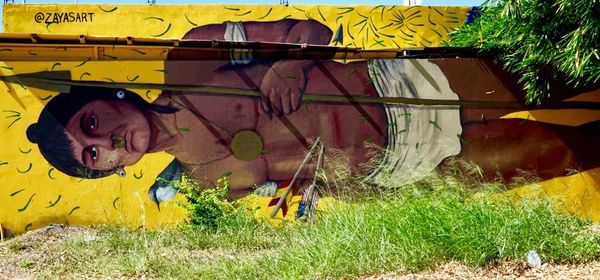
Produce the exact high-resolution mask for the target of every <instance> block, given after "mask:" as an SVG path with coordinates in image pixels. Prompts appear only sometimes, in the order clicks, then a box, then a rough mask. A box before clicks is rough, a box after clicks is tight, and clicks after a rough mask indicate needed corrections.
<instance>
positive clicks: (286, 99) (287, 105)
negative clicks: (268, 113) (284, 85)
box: [280, 89, 292, 114]
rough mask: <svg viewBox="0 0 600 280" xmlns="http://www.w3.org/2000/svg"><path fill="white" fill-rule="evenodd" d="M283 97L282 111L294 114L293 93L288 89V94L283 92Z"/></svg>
mask: <svg viewBox="0 0 600 280" xmlns="http://www.w3.org/2000/svg"><path fill="white" fill-rule="evenodd" d="M280 95H281V108H282V111H283V112H284V113H286V114H289V113H291V112H292V106H291V105H292V104H291V96H290V95H291V92H290V89H287V90H286V92H282V94H280Z"/></svg>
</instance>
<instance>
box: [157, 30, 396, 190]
mask: <svg viewBox="0 0 600 280" xmlns="http://www.w3.org/2000/svg"><path fill="white" fill-rule="evenodd" d="M244 26H245V28H246V33H247V39H248V40H251V41H279V42H300V43H310V44H328V43H329V42H328V41H326V40H323V39H324V38H325V39H326V38H331V31H330V30H329V29H327V28H325V27H324V26H322V25H320V24H317V23H316V22H313V21H294V20H289V21H288V20H286V21H281V22H275V23H245V25H244ZM265 30H270V32H265ZM306 30H311V32H306ZM224 31H225V28H224V25H209V26H204V27H199V28H195V29H193V30H192V31H190V32H189V33H188V34H187V35H186V36H185V37H184V38H189V39H221V40H222V39H223V34H224ZM317 64H318V65H317ZM228 65H229V62H228V61H201V62H200V61H187V62H185V61H184V62H181V61H171V62H167V65H166V66H167V69H168V74H167V77H166V81H167V83H172V84H178V83H180V84H188V85H189V84H190V83H193V84H194V85H202V86H227V87H232V88H243V89H257V88H258V89H260V91H261V92H262V93H263V94H264V98H262V99H258V98H250V97H231V96H216V95H212V96H207V95H205V94H202V95H199V94H193V93H192V94H190V93H166V94H164V96H163V97H165V98H172V99H173V100H176V101H177V103H185V104H189V105H191V106H193V107H194V108H193V109H192V110H193V111H195V112H197V113H198V112H199V113H201V114H202V115H203V117H204V118H205V119H207V120H209V121H210V123H208V124H206V123H205V124H202V122H200V121H199V120H198V116H197V114H193V113H190V112H189V111H188V110H183V111H182V112H180V113H177V126H178V127H186V128H190V129H189V132H186V133H185V134H183V137H182V139H181V140H179V142H178V145H177V147H176V148H174V149H172V150H169V152H171V153H172V154H174V155H175V156H176V157H177V159H178V160H180V161H181V162H183V163H184V165H185V166H186V167H187V169H188V170H187V171H188V173H190V174H191V176H192V177H194V178H196V179H198V180H200V181H202V182H204V183H207V184H212V183H214V182H215V180H216V178H218V177H219V176H220V175H222V174H223V173H224V172H226V171H230V172H231V174H232V175H231V176H230V177H229V179H230V183H231V189H232V191H231V192H230V195H231V196H233V197H237V196H241V195H244V194H245V193H247V192H248V191H249V190H251V189H252V187H253V186H254V185H256V184H261V183H263V182H264V181H266V180H267V179H268V180H273V181H278V182H281V181H284V180H288V179H291V178H292V177H293V175H294V173H295V172H296V170H297V168H298V166H299V164H300V162H301V161H302V159H303V158H304V157H305V155H306V152H307V145H309V143H311V142H312V141H314V140H315V139H316V138H317V137H320V139H321V141H322V142H323V143H324V145H325V146H326V147H327V150H328V151H334V150H339V151H341V152H342V153H343V154H344V155H345V156H346V157H347V158H348V159H349V160H350V162H351V163H352V164H353V165H355V166H357V167H358V165H359V164H360V163H364V162H368V161H369V160H370V159H371V157H372V155H369V150H368V149H367V148H366V147H365V141H369V142H372V143H373V144H375V145H376V146H380V147H384V146H385V144H386V139H387V135H386V132H385V123H386V117H385V111H384V109H383V107H382V106H381V105H360V109H357V108H356V107H355V106H353V105H351V104H327V103H317V102H309V103H306V104H302V102H301V101H300V99H301V97H302V94H303V93H304V92H310V93H314V94H337V95H343V94H344V92H346V94H350V95H369V96H377V93H376V91H375V89H374V88H373V87H372V85H371V83H370V82H369V75H368V71H367V67H366V64H365V63H364V62H363V63H356V64H353V65H351V66H350V65H342V64H340V63H337V62H333V61H322V62H314V61H299V60H289V61H276V62H272V64H268V63H255V64H252V65H248V66H238V67H235V68H234V67H228ZM340 66H342V67H340ZM326 75H330V76H333V77H336V80H337V81H336V82H337V84H338V85H336V83H334V82H332V81H331V80H330V79H328V78H327V77H326ZM339 84H341V87H340V86H339ZM189 105H187V106H186V107H190V106H189ZM301 106H302V108H301ZM186 111H187V112H186ZM363 115H367V116H368V117H367V116H363ZM366 119H369V120H371V121H366ZM373 124H377V125H375V126H374V125H373ZM211 126H212V127H213V128H212V129H211V128H209V127H211ZM210 130H213V131H217V135H215V133H211V132H210ZM241 130H253V131H256V132H257V133H258V134H259V135H261V136H262V140H263V142H264V150H265V151H266V153H264V154H263V155H261V156H259V157H258V158H257V159H255V160H252V161H243V160H238V159H236V158H235V157H234V156H233V155H232V154H231V152H230V150H229V148H228V147H227V145H226V144H227V143H229V142H230V141H231V137H232V135H234V134H235V133H236V132H238V131H241ZM219 138H220V139H222V140H221V141H219V140H218V139H219ZM199 139H202V141H201V143H203V144H202V145H201V147H199V145H198V143H199ZM222 142H225V145H224V144H223V143H222ZM359 171H362V172H364V171H366V170H359ZM311 173H312V166H310V167H309V168H307V170H306V171H305V172H304V173H303V174H302V176H301V178H300V179H301V180H302V179H304V178H306V177H310V176H311Z"/></svg>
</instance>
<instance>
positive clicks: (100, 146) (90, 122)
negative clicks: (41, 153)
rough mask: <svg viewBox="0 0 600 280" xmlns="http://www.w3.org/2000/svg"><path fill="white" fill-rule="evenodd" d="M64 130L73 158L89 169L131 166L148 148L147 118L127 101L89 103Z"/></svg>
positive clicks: (148, 131) (148, 130)
mask: <svg viewBox="0 0 600 280" xmlns="http://www.w3.org/2000/svg"><path fill="white" fill-rule="evenodd" d="M65 128H66V132H67V136H68V137H69V139H70V140H71V142H72V145H73V154H74V155H75V158H77V159H78V160H80V161H81V163H82V165H83V166H86V167H88V168H90V169H95V170H108V169H113V168H116V167H120V166H127V165H132V164H134V163H136V162H137V161H139V160H140V158H142V156H143V155H144V153H146V152H147V151H148V149H149V145H150V136H151V130H150V124H149V121H148V118H147V117H146V116H145V115H144V113H143V112H142V111H141V110H140V109H139V108H138V107H137V106H136V105H134V104H132V103H130V102H128V101H123V100H95V101H92V102H90V103H88V104H86V105H84V106H83V107H82V108H81V109H80V110H79V111H77V113H75V114H74V115H73V116H72V117H71V119H70V120H69V121H68V123H67V125H66V127H65Z"/></svg>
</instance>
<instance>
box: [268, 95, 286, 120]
mask: <svg viewBox="0 0 600 280" xmlns="http://www.w3.org/2000/svg"><path fill="white" fill-rule="evenodd" d="M269 96H270V97H271V109H273V113H274V114H275V115H277V116H279V115H281V113H282V112H283V108H282V107H281V96H280V95H278V94H277V93H276V92H275V89H271V92H270V94H269Z"/></svg>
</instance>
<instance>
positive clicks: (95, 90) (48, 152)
mask: <svg viewBox="0 0 600 280" xmlns="http://www.w3.org/2000/svg"><path fill="white" fill-rule="evenodd" d="M94 100H124V101H129V102H131V103H133V104H135V105H136V106H138V107H139V108H140V109H147V110H152V111H154V112H158V113H163V114H172V113H175V112H177V111H179V109H178V108H175V107H172V106H170V105H166V106H165V105H157V104H152V103H148V102H146V101H145V100H144V99H142V98H141V97H140V96H139V95H137V94H135V93H133V92H131V91H128V90H125V89H115V88H103V87H86V86H73V87H72V88H71V91H70V92H69V93H60V94H59V95H57V96H56V97H54V98H52V99H51V100H50V102H48V104H46V106H45V107H44V109H43V110H42V113H41V114H40V117H39V119H38V122H37V123H34V124H31V125H30V126H29V127H28V128H27V138H28V139H29V141H31V142H32V143H37V144H38V147H39V149H40V152H41V153H42V156H44V158H45V159H46V160H47V161H48V162H49V163H50V164H51V165H52V166H54V167H55V168H56V169H58V170H60V171H61V172H63V173H65V174H67V175H69V176H73V177H81V178H88V179H95V178H102V177H106V176H109V175H111V174H114V173H115V169H109V170H95V169H90V168H87V167H85V166H83V165H82V164H81V163H80V161H79V160H77V158H76V156H75V155H74V154H73V143H72V142H71V140H70V139H69V138H68V137H67V133H66V131H65V126H66V124H67V122H68V121H69V120H70V119H71V117H72V116H73V115H75V113H77V112H78V111H79V110H80V109H81V108H82V107H83V106H85V105H86V104H88V103H90V102H92V101H94Z"/></svg>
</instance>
